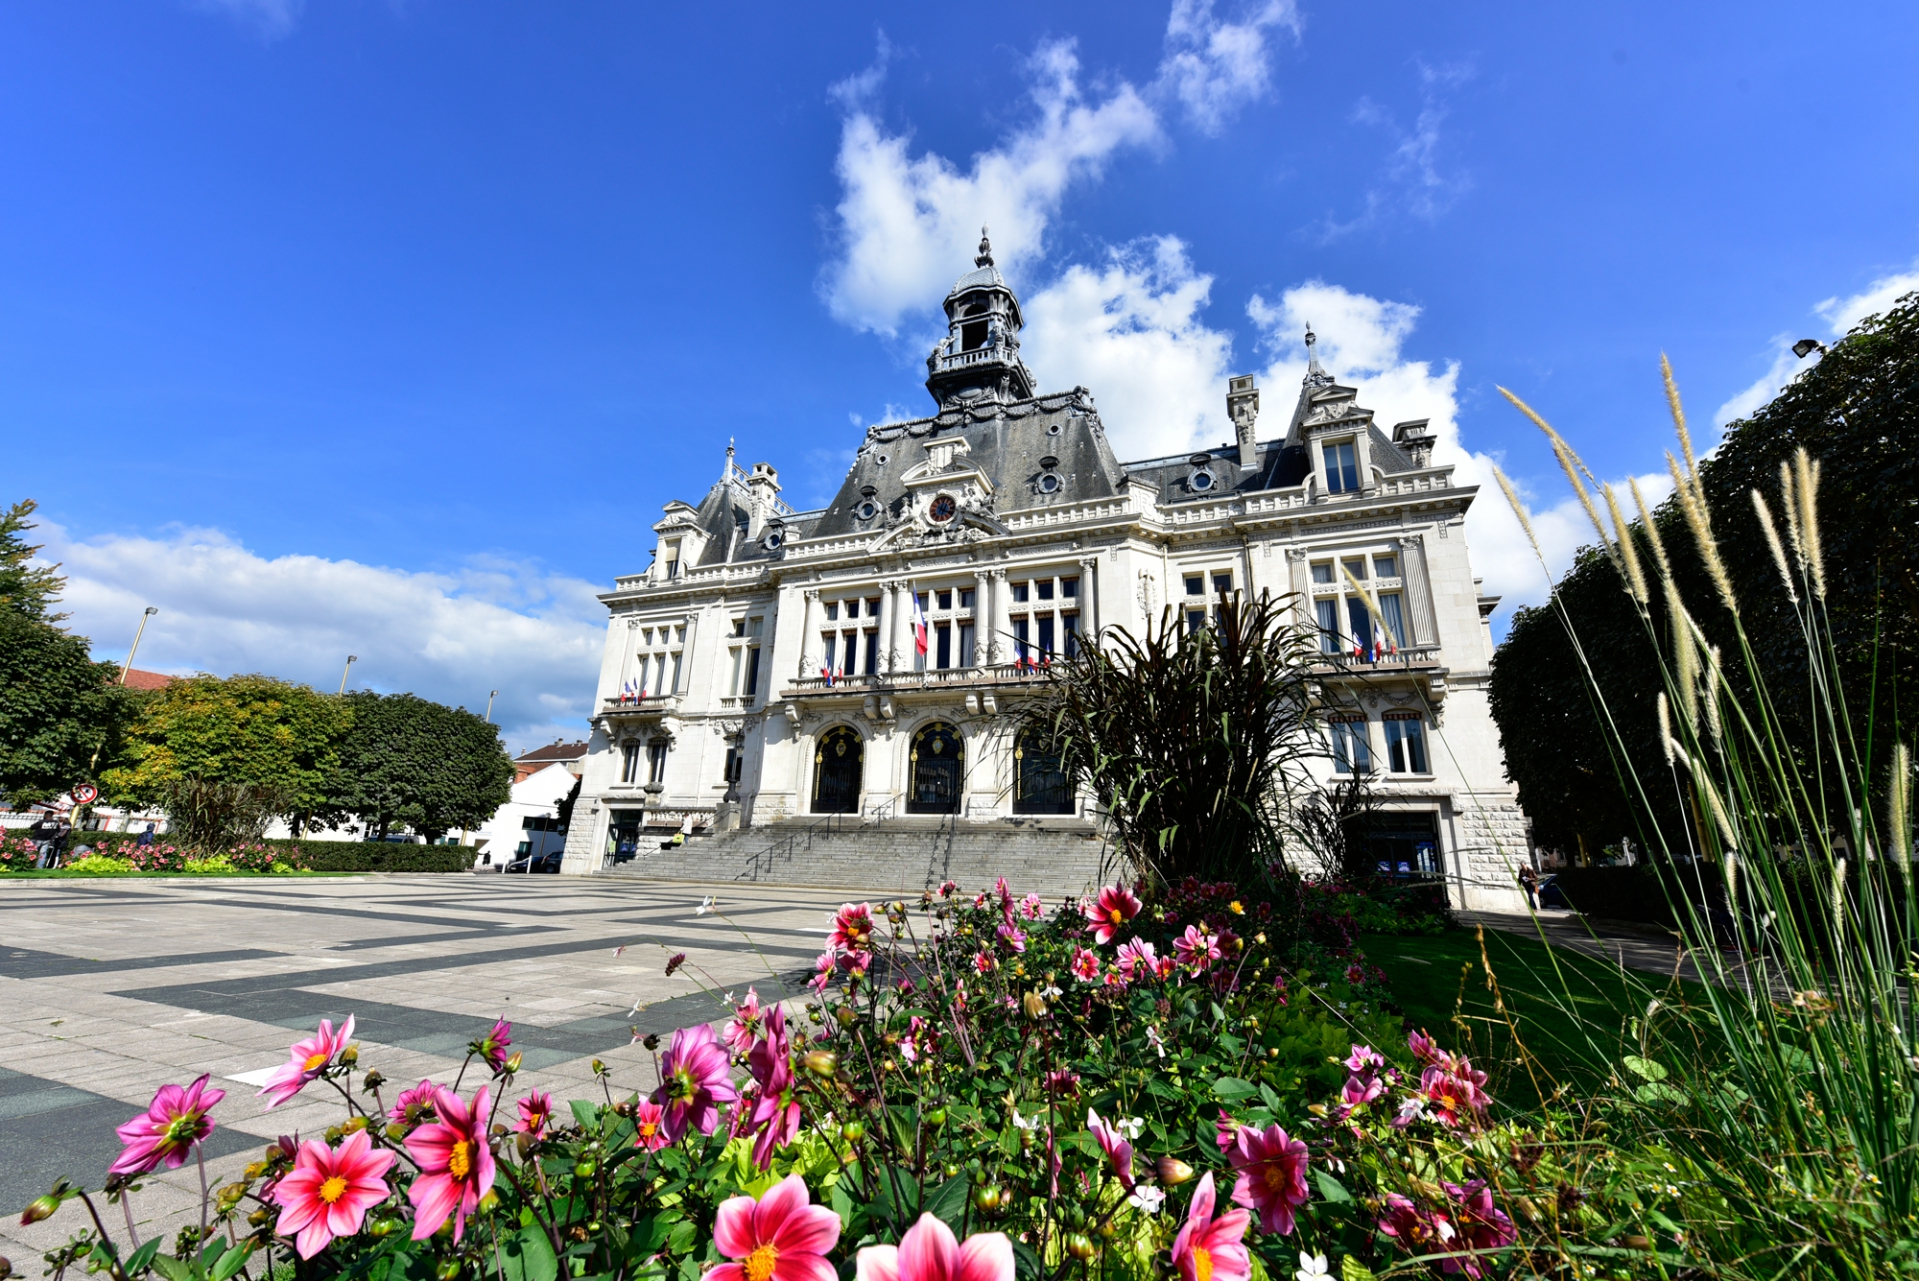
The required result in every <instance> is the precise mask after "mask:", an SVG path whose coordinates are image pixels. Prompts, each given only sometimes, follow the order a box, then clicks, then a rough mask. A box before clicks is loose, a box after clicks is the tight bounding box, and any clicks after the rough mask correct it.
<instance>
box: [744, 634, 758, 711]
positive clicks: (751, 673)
mask: <svg viewBox="0 0 1919 1281" xmlns="http://www.w3.org/2000/svg"><path fill="white" fill-rule="evenodd" d="M759 690H760V647H759V646H758V645H755V646H753V648H751V649H749V650H747V651H746V688H745V689H744V690H742V691H740V692H741V693H742V694H744V695H745V696H746V697H747V698H751V697H753V695H755V694H757V693H759Z"/></svg>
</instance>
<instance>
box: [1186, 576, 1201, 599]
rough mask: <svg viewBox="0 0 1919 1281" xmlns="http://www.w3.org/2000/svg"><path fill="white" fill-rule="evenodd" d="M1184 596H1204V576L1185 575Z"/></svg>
mask: <svg viewBox="0 0 1919 1281" xmlns="http://www.w3.org/2000/svg"><path fill="white" fill-rule="evenodd" d="M1186 594H1187V595H1188V596H1204V595H1205V594H1206V575H1204V574H1188V575H1186Z"/></svg>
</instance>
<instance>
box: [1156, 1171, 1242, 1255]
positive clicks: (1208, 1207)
mask: <svg viewBox="0 0 1919 1281" xmlns="http://www.w3.org/2000/svg"><path fill="white" fill-rule="evenodd" d="M1248 1218H1249V1216H1248V1215H1247V1213H1246V1211H1244V1210H1228V1211H1227V1212H1226V1213H1224V1214H1222V1215H1220V1216H1219V1217H1218V1218H1217V1219H1215V1218H1214V1217H1213V1174H1212V1171H1210V1170H1208V1171H1207V1172H1206V1174H1205V1175H1204V1177H1202V1178H1201V1179H1200V1181H1199V1186H1198V1187H1197V1188H1195V1189H1193V1203H1192V1204H1191V1205H1190V1206H1188V1207H1187V1210H1186V1222H1185V1223H1184V1224H1182V1225H1181V1226H1180V1229H1179V1235H1178V1236H1176V1237H1174V1238H1173V1266H1174V1267H1175V1268H1177V1269H1178V1270H1179V1275H1180V1278H1181V1281H1248V1278H1250V1277H1251V1276H1252V1275H1253V1261H1252V1259H1251V1257H1250V1256H1248V1254H1247V1253H1246V1245H1245V1237H1246V1225H1247V1220H1248Z"/></svg>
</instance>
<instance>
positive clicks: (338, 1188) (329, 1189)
mask: <svg viewBox="0 0 1919 1281" xmlns="http://www.w3.org/2000/svg"><path fill="white" fill-rule="evenodd" d="M345 1195H346V1180H345V1179H343V1178H341V1177H340V1176H339V1175H337V1174H336V1175H334V1176H333V1177H332V1178H330V1179H328V1180H327V1181H326V1182H325V1183H322V1184H321V1185H320V1199H321V1200H322V1201H325V1202H326V1203H327V1204H328V1205H332V1204H333V1203H334V1202H335V1201H338V1200H339V1199H340V1198H341V1197H343V1196H345Z"/></svg>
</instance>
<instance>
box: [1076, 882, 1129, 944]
mask: <svg viewBox="0 0 1919 1281" xmlns="http://www.w3.org/2000/svg"><path fill="white" fill-rule="evenodd" d="M1140 907H1141V904H1140V901H1139V897H1138V896H1137V895H1135V894H1134V893H1133V892H1132V891H1131V890H1129V889H1127V888H1126V887H1125V886H1123V885H1109V886H1107V887H1106V888H1105V889H1103V890H1101V891H1100V892H1099V901H1098V902H1095V903H1089V904H1087V905H1086V906H1084V907H1082V908H1080V913H1081V915H1083V916H1085V918H1086V922H1087V924H1088V925H1090V926H1092V929H1093V938H1094V939H1095V940H1097V941H1098V942H1101V943H1111V942H1112V941H1113V936H1114V935H1115V934H1117V933H1119V927H1120V926H1122V925H1124V924H1126V922H1128V921H1130V920H1132V919H1133V918H1134V917H1135V916H1138V915H1139V909H1140Z"/></svg>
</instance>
